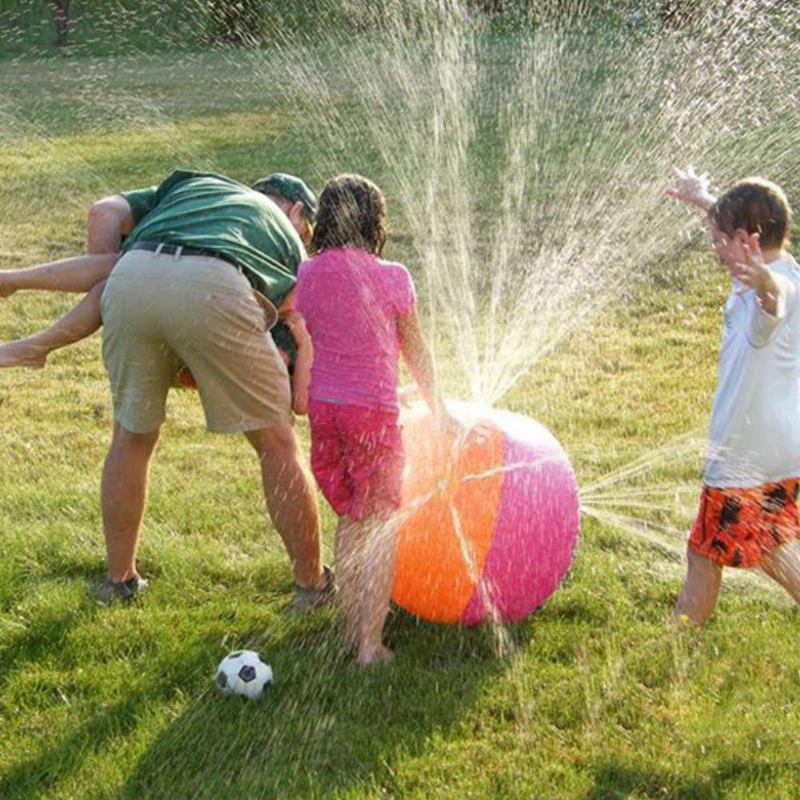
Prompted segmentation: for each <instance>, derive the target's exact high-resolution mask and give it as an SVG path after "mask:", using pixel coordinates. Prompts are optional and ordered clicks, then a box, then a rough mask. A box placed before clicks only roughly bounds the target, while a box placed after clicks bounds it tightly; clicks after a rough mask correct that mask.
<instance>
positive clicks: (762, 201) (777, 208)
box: [708, 178, 792, 248]
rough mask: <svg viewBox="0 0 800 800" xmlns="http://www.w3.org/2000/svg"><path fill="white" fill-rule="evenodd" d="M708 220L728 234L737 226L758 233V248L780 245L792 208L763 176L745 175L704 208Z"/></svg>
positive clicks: (789, 220)
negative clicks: (749, 176)
mask: <svg viewBox="0 0 800 800" xmlns="http://www.w3.org/2000/svg"><path fill="white" fill-rule="evenodd" d="M708 216H709V219H710V220H711V222H713V223H714V225H716V226H717V228H719V230H721V231H722V232H723V233H725V234H727V235H728V236H733V234H734V233H735V232H736V231H737V230H739V229H741V230H745V231H747V232H748V233H758V234H759V236H760V239H761V246H762V247H770V248H771V247H781V246H783V244H784V242H785V241H786V238H787V233H788V231H789V227H790V226H791V224H792V210H791V208H789V202H788V200H787V199H786V195H785V194H784V193H783V190H782V189H781V188H780V186H778V185H776V184H774V183H772V182H771V181H767V180H764V179H763V178H745V180H743V181H739V183H737V184H735V185H734V186H732V187H731V188H730V189H728V191H727V192H725V194H723V195H722V197H720V198H719V199H718V200H717V201H716V203H714V205H713V206H711V208H710V209H709V210H708Z"/></svg>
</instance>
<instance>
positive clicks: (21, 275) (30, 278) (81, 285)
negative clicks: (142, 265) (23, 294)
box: [0, 253, 117, 297]
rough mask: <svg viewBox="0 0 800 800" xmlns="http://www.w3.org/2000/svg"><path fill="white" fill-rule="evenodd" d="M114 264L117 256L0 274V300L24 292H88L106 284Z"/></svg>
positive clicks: (97, 256) (66, 260)
mask: <svg viewBox="0 0 800 800" xmlns="http://www.w3.org/2000/svg"><path fill="white" fill-rule="evenodd" d="M116 261H117V254H116V253H104V254H95V255H84V256H75V257H74V258H64V259H61V260H60V261H51V262H49V263H47V264H39V265H38V266H36V267H27V268H25V269H12V270H2V271H0V297H10V296H11V295H12V294H14V292H18V291H21V290H23V289H39V290H47V291H53V292H80V293H83V292H88V291H89V290H90V289H91V288H92V286H94V285H95V284H96V283H99V282H100V281H103V280H105V279H106V278H107V277H108V276H109V273H110V272H111V270H112V269H113V267H114V264H115V263H116Z"/></svg>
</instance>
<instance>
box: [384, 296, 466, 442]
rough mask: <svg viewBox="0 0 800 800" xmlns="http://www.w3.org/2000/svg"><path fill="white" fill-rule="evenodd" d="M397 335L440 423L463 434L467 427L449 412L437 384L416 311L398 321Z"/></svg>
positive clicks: (406, 359)
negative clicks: (464, 428)
mask: <svg viewBox="0 0 800 800" xmlns="http://www.w3.org/2000/svg"><path fill="white" fill-rule="evenodd" d="M397 332H398V335H399V336H400V350H401V352H402V353H403V358H404V359H405V361H406V364H408V368H409V370H410V371H411V374H412V376H413V377H414V380H415V381H416V382H417V385H418V386H419V389H420V392H422V396H423V397H424V398H425V402H426V403H427V404H428V406H429V407H430V409H431V411H432V412H433V415H434V417H435V418H436V420H437V423H438V424H439V425H440V426H441V427H443V428H447V429H449V430H452V431H453V432H454V433H461V432H462V431H463V427H464V426H463V425H462V424H461V423H460V422H459V421H458V420H457V419H456V418H455V417H453V416H452V415H451V414H450V412H449V411H448V410H447V406H446V405H445V403H444V400H443V398H442V396H441V394H440V392H439V388H438V386H437V384H436V370H435V368H434V365H433V356H432V355H431V351H430V349H429V348H428V345H427V343H426V342H425V337H424V335H423V333H422V326H421V325H420V322H419V316H418V315H417V312H416V309H414V310H412V312H411V313H410V314H408V315H406V316H400V317H398V318H397Z"/></svg>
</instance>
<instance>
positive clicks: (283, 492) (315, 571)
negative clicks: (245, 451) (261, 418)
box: [245, 424, 327, 590]
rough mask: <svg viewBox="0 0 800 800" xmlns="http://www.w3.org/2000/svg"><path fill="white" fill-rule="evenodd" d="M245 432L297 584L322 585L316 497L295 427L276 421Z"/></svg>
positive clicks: (323, 586) (314, 586)
mask: <svg viewBox="0 0 800 800" xmlns="http://www.w3.org/2000/svg"><path fill="white" fill-rule="evenodd" d="M245 436H246V437H247V440H248V441H249V442H250V444H251V445H252V447H253V449H254V450H255V451H256V454H257V456H258V459H259V462H260V464H261V481H262V486H263V489H264V498H265V499H266V502H267V510H268V512H269V516H270V519H271V520H272V523H273V525H275V528H276V529H277V531H278V533H279V535H280V537H281V539H282V541H283V544H284V547H285V548H286V552H287V553H288V555H289V560H290V562H291V564H292V570H293V572H294V576H295V580H296V581H297V584H298V585H299V586H301V587H304V588H312V589H317V590H323V589H325V588H326V584H327V579H326V576H325V573H324V572H323V569H322V558H321V552H320V531H319V512H318V510H317V501H316V496H315V495H314V492H313V490H312V488H311V483H310V482H309V479H308V475H307V474H306V471H305V468H304V467H303V462H302V459H301V456H300V447H299V445H298V442H297V437H296V436H295V433H294V429H293V428H292V426H291V425H289V424H278V425H271V426H269V427H267V428H262V429H260V430H256V431H246V432H245Z"/></svg>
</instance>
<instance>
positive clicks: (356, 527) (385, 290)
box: [296, 175, 460, 665]
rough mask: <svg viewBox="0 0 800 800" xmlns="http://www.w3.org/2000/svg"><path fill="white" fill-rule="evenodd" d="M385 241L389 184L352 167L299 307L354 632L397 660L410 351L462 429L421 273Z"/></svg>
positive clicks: (323, 213)
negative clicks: (417, 287)
mask: <svg viewBox="0 0 800 800" xmlns="http://www.w3.org/2000/svg"><path fill="white" fill-rule="evenodd" d="M385 241H386V200H385V198H384V196H383V193H382V192H381V190H380V189H379V188H378V187H377V186H376V185H375V184H374V183H372V182H371V181H369V180H367V179H366V178H363V177H361V176H360V175H341V176H339V177H338V178H334V179H333V180H331V181H329V183H328V184H327V186H326V187H325V189H324V190H323V192H322V196H321V197H320V204H319V215H318V218H317V226H316V228H315V231H314V237H313V241H312V249H313V250H314V252H315V253H316V255H315V256H314V258H312V259H310V260H309V261H306V262H305V263H304V264H301V265H300V269H299V270H298V274H297V294H296V304H297V309H298V311H300V313H302V315H303V316H304V317H305V320H306V325H307V326H308V331H309V333H310V335H311V343H312V346H313V361H312V363H311V372H310V385H309V386H308V395H309V397H308V412H309V422H310V425H311V468H312V470H313V472H314V477H315V478H316V479H317V482H318V484H319V487H320V489H321V490H322V493H323V494H324V495H325V497H326V499H327V500H328V502H329V503H330V504H331V506H332V507H333V509H334V511H335V512H336V513H337V515H338V516H339V524H338V526H337V530H336V565H337V579H338V581H339V585H340V591H341V596H342V601H343V604H344V607H345V614H346V619H347V632H348V639H349V640H350V643H351V644H354V645H355V646H356V649H357V661H358V663H359V664H361V665H366V664H372V663H376V662H380V661H385V660H388V659H389V658H391V657H392V652H391V650H389V649H388V648H387V647H385V646H384V645H383V642H382V634H383V625H384V622H385V621H386V615H387V613H388V610H389V598H390V596H391V590H392V576H393V573H394V532H395V525H394V523H393V522H392V517H393V515H394V513H395V512H396V511H397V509H398V508H399V507H400V502H401V497H400V494H401V480H402V471H403V461H404V459H403V441H402V436H401V429H400V425H399V424H398V416H399V403H398V397H397V385H398V358H399V355H400V354H401V353H402V355H403V357H404V359H405V361H406V363H407V364H408V367H409V369H410V371H411V373H412V375H413V376H414V378H415V379H416V381H417V383H418V384H419V386H420V390H421V391H422V394H423V396H424V397H425V399H426V400H427V402H428V404H429V405H430V407H431V410H432V411H433V413H434V414H435V415H436V416H437V418H438V419H440V421H441V422H442V423H444V424H446V425H448V426H449V427H456V428H459V427H460V426H459V423H458V422H456V421H455V420H454V419H453V418H452V417H450V416H449V415H448V414H447V411H446V409H445V407H444V404H443V402H442V400H441V398H440V396H439V394H438V392H437V390H436V386H435V380H434V370H433V362H432V359H431V355H430V351H429V350H428V348H427V346H426V344H425V341H424V338H423V335H422V330H421V327H420V323H419V319H418V317H417V313H416V308H415V295H414V286H413V284H412V282H411V276H410V275H409V274H408V270H406V268H405V267H404V266H402V265H401V264H395V263H391V262H388V261H382V260H381V259H380V255H381V252H382V250H383V246H384V243H385ZM298 401H299V402H300V403H302V401H303V398H302V397H301V398H298Z"/></svg>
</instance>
